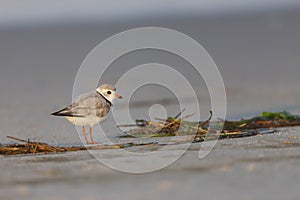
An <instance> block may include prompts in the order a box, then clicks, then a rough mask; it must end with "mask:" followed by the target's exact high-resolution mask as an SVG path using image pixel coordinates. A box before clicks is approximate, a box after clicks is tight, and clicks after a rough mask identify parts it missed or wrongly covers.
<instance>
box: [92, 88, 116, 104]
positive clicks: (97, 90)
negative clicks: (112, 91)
mask: <svg viewBox="0 0 300 200" xmlns="http://www.w3.org/2000/svg"><path fill="white" fill-rule="evenodd" d="M96 92H97V93H98V94H100V95H101V97H103V99H105V101H106V102H107V103H108V104H109V105H110V106H112V103H111V102H110V101H109V100H108V99H107V98H105V96H103V95H102V94H101V93H100V92H98V90H96Z"/></svg>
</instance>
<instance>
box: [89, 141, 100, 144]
mask: <svg viewBox="0 0 300 200" xmlns="http://www.w3.org/2000/svg"><path fill="white" fill-rule="evenodd" d="M87 144H100V142H95V141H91V142H87Z"/></svg>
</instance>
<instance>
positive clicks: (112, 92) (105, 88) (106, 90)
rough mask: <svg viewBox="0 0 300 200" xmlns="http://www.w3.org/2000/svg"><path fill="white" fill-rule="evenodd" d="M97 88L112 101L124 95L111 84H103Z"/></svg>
mask: <svg viewBox="0 0 300 200" xmlns="http://www.w3.org/2000/svg"><path fill="white" fill-rule="evenodd" d="M96 90H97V92H99V93H100V94H101V95H102V96H104V97H105V98H106V99H107V100H108V101H110V102H112V101H113V100H114V99H122V96H121V95H119V94H118V93H116V88H115V87H113V86H111V85H108V84H103V85H101V86H100V87H98V88H97V89H96Z"/></svg>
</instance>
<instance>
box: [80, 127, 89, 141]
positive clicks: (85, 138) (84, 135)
mask: <svg viewBox="0 0 300 200" xmlns="http://www.w3.org/2000/svg"><path fill="white" fill-rule="evenodd" d="M81 130H82V134H83V137H84V140H85V142H86V143H87V144H88V143H89V141H88V139H87V137H86V133H85V129H84V126H82V129H81Z"/></svg>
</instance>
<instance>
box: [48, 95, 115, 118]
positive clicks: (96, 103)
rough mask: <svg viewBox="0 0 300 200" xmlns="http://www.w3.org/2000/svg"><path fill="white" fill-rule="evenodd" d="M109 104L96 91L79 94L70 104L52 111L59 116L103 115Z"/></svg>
mask: <svg viewBox="0 0 300 200" xmlns="http://www.w3.org/2000/svg"><path fill="white" fill-rule="evenodd" d="M109 110H110V105H109V103H108V102H106V100H105V99H103V97H102V96H101V95H99V94H98V93H97V92H93V93H87V94H83V95H81V96H79V97H78V98H77V99H76V100H75V101H74V103H72V104H71V105H70V106H68V107H66V108H64V109H62V110H60V111H58V112H56V113H53V114H54V115H60V116H74V117H87V116H95V115H96V116H97V117H103V116H105V115H107V114H108V112H109Z"/></svg>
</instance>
